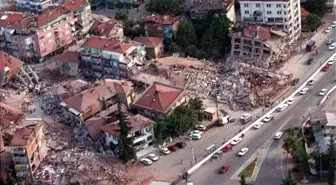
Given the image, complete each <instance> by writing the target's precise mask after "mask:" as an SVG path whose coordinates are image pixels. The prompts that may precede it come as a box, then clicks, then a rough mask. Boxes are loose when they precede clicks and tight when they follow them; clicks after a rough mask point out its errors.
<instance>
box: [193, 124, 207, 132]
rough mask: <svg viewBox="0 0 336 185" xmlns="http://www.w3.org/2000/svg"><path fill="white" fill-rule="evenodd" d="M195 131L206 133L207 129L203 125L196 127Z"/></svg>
mask: <svg viewBox="0 0 336 185" xmlns="http://www.w3.org/2000/svg"><path fill="white" fill-rule="evenodd" d="M195 129H197V130H200V131H206V129H207V127H206V126H204V125H196V126H195Z"/></svg>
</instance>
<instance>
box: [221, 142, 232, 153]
mask: <svg viewBox="0 0 336 185" xmlns="http://www.w3.org/2000/svg"><path fill="white" fill-rule="evenodd" d="M229 150H232V145H230V144H228V145H226V146H225V147H224V148H223V149H222V152H227V151H229Z"/></svg>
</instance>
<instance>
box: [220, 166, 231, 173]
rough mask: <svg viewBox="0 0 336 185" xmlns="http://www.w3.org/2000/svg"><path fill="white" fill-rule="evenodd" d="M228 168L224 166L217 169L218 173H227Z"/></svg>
mask: <svg viewBox="0 0 336 185" xmlns="http://www.w3.org/2000/svg"><path fill="white" fill-rule="evenodd" d="M229 168H230V165H224V166H223V167H221V168H220V169H219V173H221V174H224V173H225V172H226V171H228V170H229Z"/></svg>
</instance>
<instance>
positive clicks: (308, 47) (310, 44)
mask: <svg viewBox="0 0 336 185" xmlns="http://www.w3.org/2000/svg"><path fill="white" fill-rule="evenodd" d="M315 48H316V42H315V41H314V40H310V41H309V42H308V43H307V45H306V51H307V52H310V51H314V49H315Z"/></svg>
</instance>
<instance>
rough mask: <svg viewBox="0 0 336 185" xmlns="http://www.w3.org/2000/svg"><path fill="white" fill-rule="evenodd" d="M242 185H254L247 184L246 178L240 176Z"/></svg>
mask: <svg viewBox="0 0 336 185" xmlns="http://www.w3.org/2000/svg"><path fill="white" fill-rule="evenodd" d="M239 182H240V185H253V184H252V183H246V180H245V176H244V175H242V176H240V181H239Z"/></svg>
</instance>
